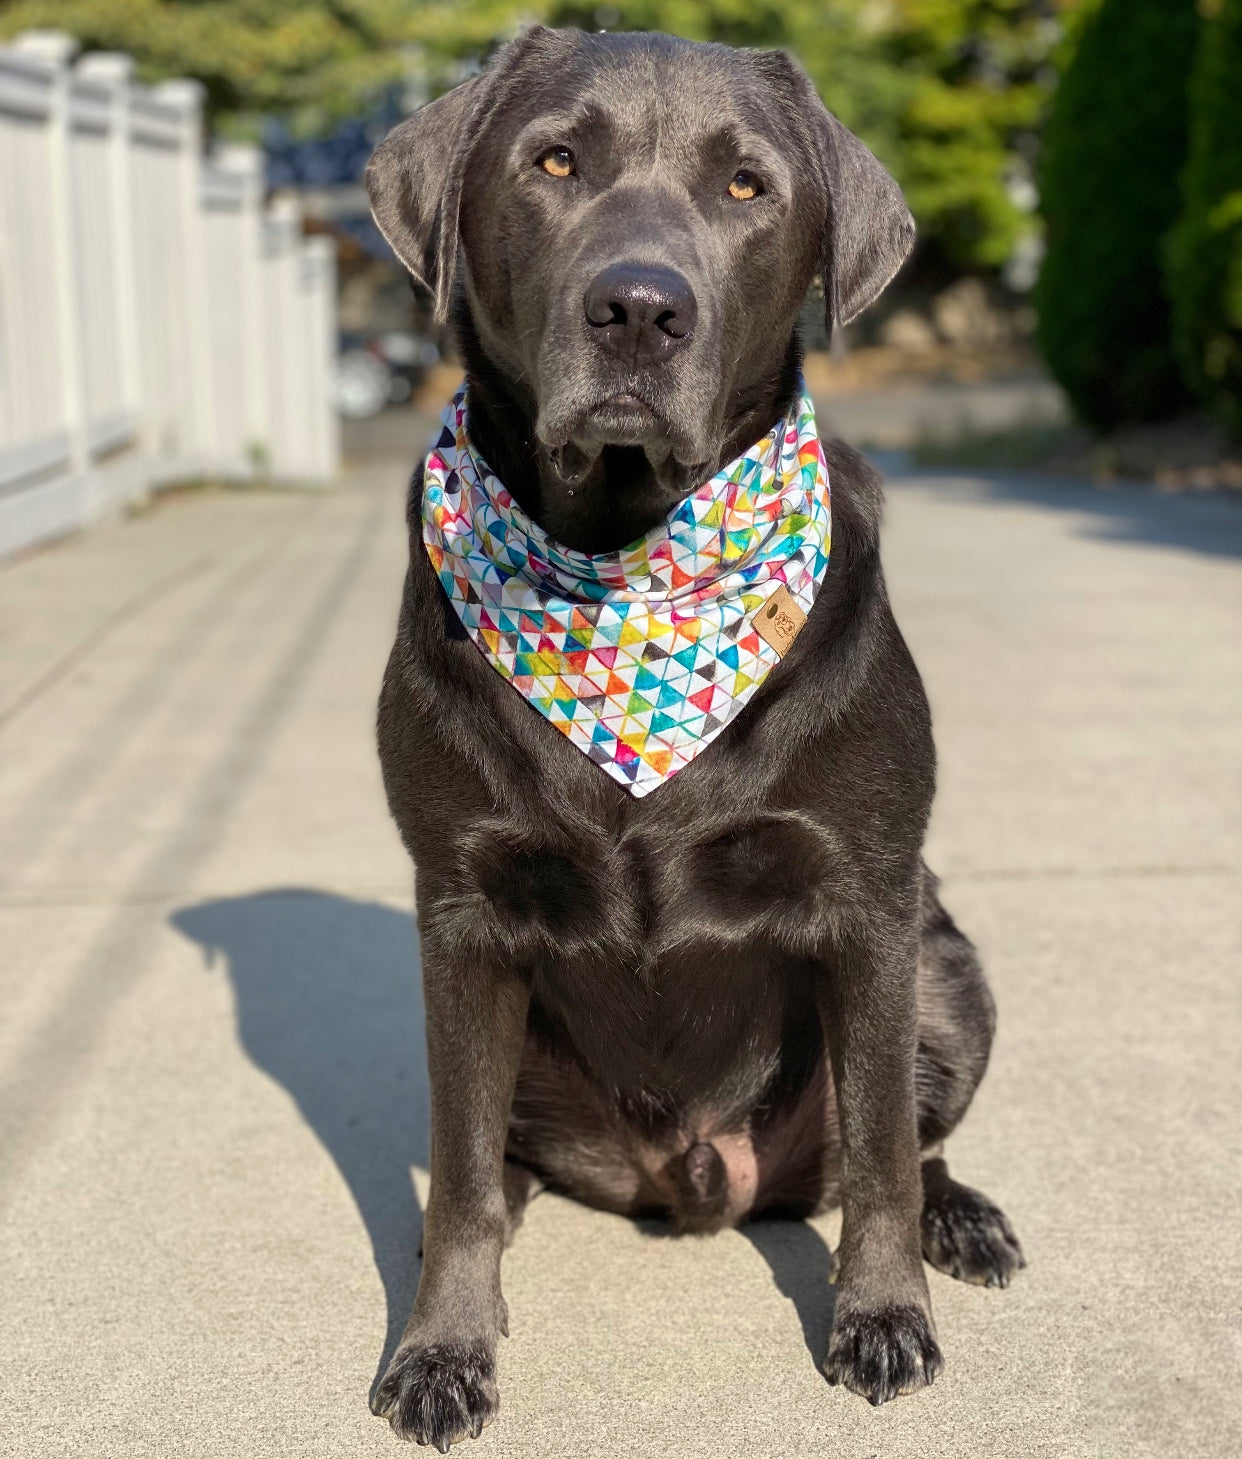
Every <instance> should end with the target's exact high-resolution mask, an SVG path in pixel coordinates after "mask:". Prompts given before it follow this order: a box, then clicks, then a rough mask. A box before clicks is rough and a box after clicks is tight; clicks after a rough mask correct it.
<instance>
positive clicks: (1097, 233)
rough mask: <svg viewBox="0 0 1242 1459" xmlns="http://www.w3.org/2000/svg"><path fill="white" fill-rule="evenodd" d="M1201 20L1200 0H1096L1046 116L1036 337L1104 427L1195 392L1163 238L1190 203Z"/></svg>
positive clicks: (1091, 418)
mask: <svg viewBox="0 0 1242 1459" xmlns="http://www.w3.org/2000/svg"><path fill="white" fill-rule="evenodd" d="M1198 29H1199V20H1198V17H1197V15H1196V14H1195V9H1194V6H1193V4H1192V3H1191V0H1101V3H1100V4H1099V6H1098V8H1097V9H1096V10H1095V12H1094V14H1091V15H1089V17H1088V18H1087V19H1086V21H1085V22H1084V23H1083V26H1082V30H1081V33H1080V35H1079V39H1078V45H1077V47H1076V48H1075V50H1074V54H1073V58H1072V59H1071V61H1070V63H1069V65H1068V67H1067V69H1066V71H1065V74H1064V76H1063V77H1062V79H1061V84H1060V87H1059V88H1058V91H1057V95H1056V98H1055V100H1054V102H1053V107H1052V112H1051V115H1050V117H1049V120H1048V126H1047V129H1046V132H1045V137H1044V148H1045V151H1044V160H1043V166H1042V177H1041V183H1042V187H1041V192H1042V208H1043V213H1044V217H1045V220H1046V223H1047V230H1048V252H1047V256H1046V258H1045V260H1044V266H1043V270H1042V273H1041V277H1040V282H1039V285H1038V290H1037V294H1036V303H1037V307H1038V310H1039V341H1040V345H1041V347H1042V349H1043V351H1044V354H1045V356H1046V358H1047V360H1048V364H1049V366H1050V367H1051V369H1052V372H1053V374H1054V375H1055V376H1056V377H1057V379H1058V380H1059V381H1060V382H1061V384H1062V386H1064V388H1065V390H1066V393H1067V394H1068V395H1069V397H1070V400H1071V402H1072V403H1073V406H1074V409H1075V410H1076V411H1077V413H1078V414H1079V416H1080V417H1081V418H1082V419H1083V420H1085V421H1086V422H1087V423H1088V424H1089V425H1093V426H1096V427H1097V428H1109V427H1112V426H1116V425H1120V424H1122V423H1124V422H1127V421H1143V420H1158V419H1160V418H1162V417H1165V416H1169V415H1172V414H1174V413H1176V412H1177V411H1178V410H1179V409H1181V408H1182V407H1183V406H1184V405H1185V404H1186V403H1187V399H1188V393H1187V391H1186V388H1185V385H1184V383H1183V381H1182V378H1181V373H1180V371H1179V369H1178V366H1177V361H1176V358H1175V356H1174V353H1173V348H1172V342H1171V323H1170V313H1169V303H1168V299H1167V297H1166V294H1165V291H1164V277H1163V245H1164V239H1165V236H1166V234H1167V233H1168V231H1169V228H1170V227H1171V225H1172V224H1173V222H1174V221H1175V219H1176V217H1177V216H1178V213H1179V212H1180V208H1181V199H1180V196H1179V192H1178V187H1177V179H1178V178H1179V177H1180V176H1181V173H1182V169H1183V167H1184V165H1185V161H1186V151H1187V88H1188V81H1189V76H1190V71H1191V67H1192V65H1193V61H1194V52H1195V42H1196V38H1197V34H1198Z"/></svg>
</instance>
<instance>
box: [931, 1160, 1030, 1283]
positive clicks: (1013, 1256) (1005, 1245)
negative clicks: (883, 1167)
mask: <svg viewBox="0 0 1242 1459" xmlns="http://www.w3.org/2000/svg"><path fill="white" fill-rule="evenodd" d="M920 1231H921V1233H922V1238H923V1256H924V1258H925V1259H926V1260H927V1261H929V1262H930V1263H931V1264H932V1266H934V1267H935V1268H936V1270H937V1271H941V1272H946V1273H947V1274H948V1275H949V1276H951V1277H956V1278H957V1279H958V1281H961V1282H973V1283H974V1284H975V1285H976V1286H980V1287H1007V1286H1008V1285H1009V1283H1010V1282H1011V1281H1012V1280H1013V1278H1014V1275H1015V1273H1017V1272H1019V1271H1021V1269H1022V1268H1023V1267H1024V1266H1025V1265H1026V1258H1025V1257H1024V1256H1023V1255H1022V1245H1021V1243H1020V1242H1019V1240H1018V1238H1017V1236H1016V1235H1015V1233H1014V1229H1013V1227H1012V1226H1011V1225H1010V1224H1009V1218H1008V1217H1007V1216H1006V1215H1005V1213H1004V1211H1002V1210H1001V1209H1000V1207H999V1206H994V1205H993V1204H992V1202H991V1201H990V1200H988V1198H987V1196H985V1195H984V1194H983V1193H982V1192H981V1191H977V1190H972V1189H971V1188H970V1186H968V1185H960V1184H959V1183H958V1182H957V1181H956V1180H954V1179H953V1177H952V1176H951V1175H950V1174H949V1167H948V1166H947V1165H946V1164H945V1162H944V1160H943V1159H942V1158H941V1157H939V1156H935V1155H925V1156H924V1157H923V1215H922V1219H921V1221H920Z"/></svg>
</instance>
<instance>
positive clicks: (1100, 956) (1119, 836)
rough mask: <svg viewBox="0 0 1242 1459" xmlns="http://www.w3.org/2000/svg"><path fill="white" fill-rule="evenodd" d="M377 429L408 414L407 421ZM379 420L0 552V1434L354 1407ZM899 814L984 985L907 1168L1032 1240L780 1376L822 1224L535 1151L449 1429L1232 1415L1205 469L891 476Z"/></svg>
mask: <svg viewBox="0 0 1242 1459" xmlns="http://www.w3.org/2000/svg"><path fill="white" fill-rule="evenodd" d="M422 436H423V430H422V428H421V426H420V425H418V424H416V423H414V422H413V421H411V430H410V437H409V449H408V458H412V457H413V456H414V454H415V453H416V450H417V448H418V446H419V445H421V442H422ZM405 468H406V463H402V462H398V461H396V460H385V459H380V460H371V461H369V462H366V463H363V464H361V465H359V466H358V467H357V468H356V469H355V470H354V471H353V472H352V474H351V475H350V476H349V479H348V480H347V481H346V483H345V484H344V485H342V486H341V487H340V488H339V489H338V490H335V491H332V492H329V493H326V494H321V495H309V494H307V495H299V494H296V493H272V492H266V493H264V492H256V493H245V492H198V493H186V494H183V495H181V496H176V497H170V498H168V499H165V500H164V501H162V502H161V503H160V504H159V505H157V506H156V507H154V508H153V509H152V510H150V511H149V512H147V513H146V514H145V515H143V516H141V517H139V518H137V519H135V520H132V521H129V522H127V523H124V524H120V525H117V526H115V527H112V528H107V529H102V530H99V531H96V532H94V533H91V534H90V535H87V536H84V537H82V538H79V539H77V540H75V541H72V542H68V543H65V544H62V545H60V546H58V547H55V548H52V549H50V550H48V551H44V552H41V553H39V554H37V555H34V556H32V557H30V558H28V559H27V560H25V561H22V562H18V563H15V564H11V565H10V566H8V567H7V568H6V569H4V570H3V571H0V673H2V681H0V882H2V883H3V898H2V900H0V949H2V954H0V999H2V1000H3V1003H2V1006H3V1016H2V1017H0V1208H2V1212H3V1215H2V1220H3V1227H2V1231H0V1454H3V1455H4V1456H7V1459H35V1456H39V1459H43V1456H57V1459H60V1456H66V1459H68V1456H72V1459H79V1456H81V1459H86V1456H90V1459H95V1456H107V1459H146V1456H150V1459H172V1456H180V1455H193V1456H196V1459H197V1456H202V1459H208V1456H210V1459H225V1456H227V1459H233V1456H236V1459H265V1456H276V1455H281V1456H284V1455H289V1456H293V1455H297V1456H324V1459H337V1456H355V1455H358V1456H362V1455H392V1454H394V1453H396V1452H397V1445H396V1441H395V1440H394V1439H393V1438H392V1436H391V1434H390V1433H389V1431H388V1428H387V1426H386V1425H385V1424H383V1423H381V1422H380V1421H378V1420H375V1419H373V1418H371V1417H370V1415H369V1413H368V1411H367V1393H368V1390H369V1388H370V1386H371V1384H372V1381H373V1379H374V1377H375V1374H376V1370H377V1366H378V1365H379V1363H380V1361H381V1357H382V1355H384V1354H386V1352H387V1351H389V1350H390V1348H391V1344H392V1342H393V1340H394V1337H395V1334H396V1332H397V1330H398V1329H399V1327H400V1324H401V1322H402V1320H403V1318H404V1316H405V1312H406V1309H407V1307H408V1305H409V1301H410V1298H411V1296H412V1292H413V1288H414V1282H415V1273H416V1259H415V1249H416V1245H417V1226H418V1213H419V1209H420V1201H421V1200H422V1198H423V1197H424V1195H425V1177H424V1176H423V1174H422V1167H424V1166H425V1164H426V1154H427V1151H426V1131H425V1119H426V1106H427V1091H426V1079H425V1072H424V1068H423V1062H422V1054H421V1038H422V1030H421V1017H420V1012H419V1007H418V1003H417V978H416V941H415V933H414V929H413V927H412V924H411V920H410V915H409V914H410V906H411V896H410V875H409V871H408V868H407V863H406V859H405V856H404V853H403V852H402V850H401V848H400V846H399V844H398V842H397V838H396V835H395V833H394V831H393V830H392V828H391V826H390V824H389V821H388V818H387V814H386V810H385V807H384V802H383V796H382V793H381V789H380V782H379V775H378V772H377V767H376V763H375V757H374V753H373V749H372V737H371V721H372V712H373V702H374V696H375V691H376V686H377V684H378V681H379V676H380V672H381V668H382V665H383V661H384V657H385V654H386V651H387V648H388V643H389V639H390V636H391V630H392V627H393V620H394V614H395V609H396V602H397V593H398V587H399V583H400V578H401V573H402V568H403V561H404V556H405V541H404V534H403V528H402V494H403V480H404V475H405ZM890 500H891V507H890V521H889V526H888V535H887V538H886V560H887V568H888V573H889V579H890V583H891V587H892V592H893V596H894V598H895V599H896V602H897V607H898V610H899V617H900V619H901V622H902V624H903V626H904V628H905V630H906V632H907V634H908V636H909V638H910V640H911V643H912V645H913V647H914V650H915V653H916V656H917V657H918V659H919V661H920V663H921V665H922V668H923V671H924V674H925V676H926V679H927V682H928V685H929V688H930V692H931V696H932V699H933V702H934V706H935V710H936V718H937V728H938V738H939V744H940V749H941V756H942V785H941V791H940V798H939V802H938V808H937V813H936V820H935V825H934V830H933V835H932V845H931V848H930V854H931V859H932V862H933V865H934V866H936V867H937V869H938V870H939V871H940V872H941V874H942V875H943V878H944V883H945V895H946V898H947V900H948V902H949V905H950V906H951V908H952V909H953V911H954V912H955V913H956V914H957V915H958V917H959V918H960V920H961V921H962V922H963V924H964V926H965V927H966V928H967V929H968V930H969V931H970V932H971V933H972V934H973V935H974V936H975V937H976V938H977V939H978V941H979V942H980V944H981V946H982V948H983V950H984V953H985V956H986V959H987V962H988V965H989V967H990V969H991V974H992V978H993V983H994V987H995V989H996V994H997V998H998V1001H999V1004H1000V1017H1001V1025H1000V1036H999V1039H998V1042H997V1046H996V1052H995V1056H994V1060H993V1066H992V1069H991V1072H990V1073H989V1076H988V1079H987V1081H986V1082H985V1085H984V1087H983V1090H982V1092H981V1094H980V1096H979V1098H978V1100H977V1102H976V1104H975V1106H974V1108H973V1110H972V1112H971V1114H970V1116H969V1118H968V1120H967V1123H966V1125H965V1128H964V1129H963V1130H962V1131H961V1132H960V1134H959V1135H958V1136H957V1137H955V1139H954V1141H953V1144H952V1146H951V1147H950V1148H951V1151H952V1159H953V1168H954V1170H955V1171H956V1173H957V1174H958V1175H959V1176H960V1177H961V1178H962V1179H964V1180H967V1181H969V1182H971V1183H975V1184H978V1185H979V1186H981V1187H982V1188H983V1189H985V1190H986V1191H988V1192H989V1193H990V1194H991V1195H993V1196H994V1197H995V1198H996V1199H997V1200H999V1201H1000V1202H1001V1203H1002V1204H1003V1205H1004V1206H1005V1208H1006V1209H1007V1211H1008V1212H1009V1214H1010V1215H1011V1217H1012V1218H1013V1221H1014V1223H1015V1225H1016V1227H1017V1229H1018V1230H1019V1232H1020V1234H1021V1236H1022V1238H1023V1241H1024V1243H1025V1246H1026V1251H1027V1255H1028V1257H1029V1259H1030V1268H1029V1270H1028V1271H1027V1272H1025V1273H1023V1274H1022V1276H1021V1278H1020V1280H1019V1281H1018V1283H1017V1285H1016V1286H1015V1287H1014V1288H1012V1289H1011V1290H1009V1291H1007V1292H992V1291H982V1290H978V1289H974V1288H968V1287H964V1286H961V1285H959V1284H956V1283H954V1282H952V1281H950V1280H948V1279H947V1278H944V1277H941V1276H939V1275H936V1274H933V1275H932V1278H931V1282H932V1293H933V1299H934V1301H935V1303H936V1312H937V1316H938V1320H939V1328H940V1338H941V1343H942V1346H943V1348H944V1352H945V1357H946V1361H947V1368H946V1371H945V1373H944V1375H943V1376H942V1378H941V1379H940V1381H939V1382H938V1383H937V1384H936V1385H935V1388H934V1389H932V1390H930V1391H928V1392H925V1393H922V1394H920V1395H918V1396H915V1397H911V1398H906V1399H902V1400H900V1401H899V1402H896V1403H893V1404H890V1405H888V1406H887V1407H885V1408H883V1409H879V1410H872V1409H870V1408H869V1407H868V1406H867V1405H866V1404H865V1403H863V1402H862V1401H861V1400H859V1399H857V1398H854V1397H852V1396H851V1395H849V1394H847V1393H845V1392H843V1391H841V1390H837V1389H830V1388H828V1387H827V1386H826V1385H825V1384H824V1383H823V1381H822V1380H821V1379H820V1378H819V1376H818V1375H817V1373H816V1370H815V1365H814V1356H815V1355H818V1354H819V1353H821V1352H822V1350H823V1348H824V1345H825V1340H826V1328H827V1322H828V1313H829V1304H828V1297H827V1293H826V1289H825V1277H826V1272H827V1267H828V1248H829V1246H831V1244H832V1243H833V1241H834V1239H835V1227H834V1223H833V1222H832V1221H831V1220H829V1221H825V1222H822V1223H817V1224H816V1225H815V1226H813V1227H812V1226H800V1225H765V1226H760V1227H756V1228H753V1229H751V1230H750V1231H748V1232H746V1233H732V1234H728V1235H725V1236H720V1237H717V1238H715V1239H713V1240H702V1241H699V1240H686V1241H681V1242H673V1241H668V1240H663V1239H659V1238H658V1237H656V1236H653V1235H651V1234H645V1233H644V1232H642V1231H639V1230H637V1229H635V1228H634V1227H633V1226H631V1225H629V1224H627V1223H626V1222H624V1221H622V1220H618V1219H615V1218H611V1217H607V1216H602V1215H597V1214H594V1213H591V1212H588V1211H585V1210H582V1209H579V1208H576V1207H574V1206H572V1205H570V1204H568V1203H566V1202H564V1201H561V1200H558V1199H554V1198H551V1197H545V1198H541V1199H540V1200H539V1201H537V1202H536V1203H535V1205H534V1206H533V1207H532V1210H531V1213H530V1216H529V1219H528V1222H527V1225H526V1228H525V1229H524V1231H523V1232H522V1234H521V1236H520V1238H519V1241H518V1243H517V1245H516V1246H515V1247H514V1249H513V1251H512V1252H511V1253H510V1255H509V1256H508V1258H507V1259H506V1291H507V1295H508V1299H509V1305H510V1309H511V1312H512V1317H513V1321H512V1328H513V1336H512V1338H511V1339H510V1341H509V1342H508V1343H507V1344H505V1345H504V1347H503V1349H502V1353H501V1359H502V1373H501V1379H502V1392H503V1411H502V1414H501V1417H500V1420H499V1421H498V1422H497V1424H496V1425H495V1426H494V1427H493V1428H491V1429H489V1430H488V1431H487V1433H486V1434H485V1435H484V1437H483V1438H482V1439H481V1440H480V1441H479V1442H478V1444H477V1446H476V1447H475V1448H468V1449H467V1450H466V1453H467V1454H471V1453H477V1454H479V1455H480V1456H487V1455H491V1456H494V1459H502V1456H505V1459H508V1456H521V1459H542V1456H553V1455H564V1456H591V1459H594V1456H613V1455H619V1456H646V1455H655V1454H660V1455H668V1456H684V1455H702V1456H710V1459H722V1456H728V1459H731V1456H752V1455H753V1456H789V1459H802V1456H811V1455H827V1456H837V1455H840V1456H849V1459H868V1456H877V1459H878V1456H883V1459H900V1456H926V1459H951V1456H959V1455H964V1456H999V1459H1020V1456H1028V1455H1031V1456H1033V1455H1046V1456H1056V1459H1063V1456H1078V1455H1082V1456H1088V1455H1091V1456H1094V1455H1108V1456H1114V1455H1115V1456H1119V1459H1120V1456H1127V1459H1128V1456H1133V1455H1153V1456H1154V1455H1160V1456H1162V1459H1164V1456H1176V1459H1182V1456H1218V1455H1219V1456H1230V1459H1232V1456H1236V1455H1237V1454H1239V1453H1242V1382H1240V1381H1239V1379H1240V1378H1242V1373H1240V1371H1239V1370H1240V1366H1242V1363H1240V1360H1242V1326H1240V1325H1239V1302H1240V1295H1239V1294H1240V1290H1242V1282H1240V1278H1242V1239H1240V1233H1242V1152H1240V1150H1239V1133H1240V1129H1242V1126H1240V1124H1239V1118H1238V1115H1239V1096H1240V1094H1242V1075H1240V1060H1239V1018H1238V1014H1239V1003H1238V982H1239V963H1238V950H1239V922H1240V910H1242V881H1240V877H1239V867H1240V866H1242V855H1240V845H1239V843H1240V841H1242V814H1240V811H1242V797H1240V795H1239V785H1238V774H1239V761H1240V759H1242V755H1240V753H1239V750H1240V746H1239V737H1240V727H1242V655H1240V653H1239V626H1240V624H1242V507H1239V506H1237V505H1236V504H1233V503H1229V502H1222V501H1218V500H1215V499H1211V500H1208V499H1204V500H1188V499H1170V498H1166V497H1162V496H1160V495H1157V494H1153V493H1150V492H1148V491H1145V490H1141V489H1129V488H1118V489H1116V490H1113V491H1107V492H1106V491H1100V490H1096V489H1093V488H1089V487H1083V488H1078V487H1075V486H1073V485H1069V484H1064V483H1046V482H1040V481H1035V480H1022V479H1004V480H1002V479H993V478H983V477H964V476H962V477H938V478H932V477H927V476H921V477H905V478H901V479H899V480H897V481H896V482H894V484H893V486H892V490H891V493H890Z"/></svg>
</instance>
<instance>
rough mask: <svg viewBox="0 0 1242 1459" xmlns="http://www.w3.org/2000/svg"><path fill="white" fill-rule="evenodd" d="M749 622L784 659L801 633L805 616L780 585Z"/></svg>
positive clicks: (786, 590)
mask: <svg viewBox="0 0 1242 1459" xmlns="http://www.w3.org/2000/svg"><path fill="white" fill-rule="evenodd" d="M750 622H751V626H752V627H753V628H754V630H755V632H756V633H757V634H758V635H759V637H760V638H761V639H763V641H764V642H765V643H769V644H771V645H772V647H773V648H774V649H775V650H776V652H777V653H778V654H780V655H781V657H782V658H784V656H785V655H786V654H787V653H788V652H789V650H790V648H791V647H792V646H793V641H794V639H795V638H797V636H798V635H799V634H800V633H801V632H802V628H803V625H804V624H805V623H806V614H805V613H804V612H803V611H802V609H801V608H799V607H798V605H797V603H795V602H794V598H793V594H792V593H791V592H790V591H789V589H788V588H787V587H785V585H784V584H783V583H782V584H781V586H780V587H779V588H777V590H776V591H775V592H774V593H773V594H772V596H771V597H770V598H769V599H768V601H767V602H766V603H765V604H764V605H763V607H762V608H760V609H759V611H758V612H757V613H756V614H755V616H754V617H753V618H752V619H751V620H750Z"/></svg>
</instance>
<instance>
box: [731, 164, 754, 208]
mask: <svg viewBox="0 0 1242 1459" xmlns="http://www.w3.org/2000/svg"><path fill="white" fill-rule="evenodd" d="M759 192H760V188H759V179H758V178H757V177H752V176H751V174H750V173H749V172H738V173H735V174H734V177H733V181H732V182H731V183H730V184H729V196H730V197H731V198H736V199H737V200H738V202H739V203H748V202H750V200H751V198H757V197H758V196H759Z"/></svg>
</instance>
